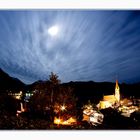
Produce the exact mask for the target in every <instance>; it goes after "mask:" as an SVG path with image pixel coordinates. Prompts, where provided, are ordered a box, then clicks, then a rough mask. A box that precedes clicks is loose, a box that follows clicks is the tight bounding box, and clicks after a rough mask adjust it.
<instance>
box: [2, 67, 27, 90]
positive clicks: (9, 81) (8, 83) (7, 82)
mask: <svg viewBox="0 0 140 140" xmlns="http://www.w3.org/2000/svg"><path fill="white" fill-rule="evenodd" d="M24 87H25V84H24V83H23V82H21V81H20V80H19V79H17V78H13V77H11V76H9V75H8V74H7V73H6V72H4V71H3V70H2V69H1V68H0V92H4V91H10V90H12V91H19V90H22V89H24Z"/></svg>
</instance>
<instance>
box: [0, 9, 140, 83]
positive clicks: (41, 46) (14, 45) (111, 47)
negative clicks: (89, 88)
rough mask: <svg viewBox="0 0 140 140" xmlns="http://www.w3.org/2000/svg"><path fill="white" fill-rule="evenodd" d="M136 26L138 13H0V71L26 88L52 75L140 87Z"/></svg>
mask: <svg viewBox="0 0 140 140" xmlns="http://www.w3.org/2000/svg"><path fill="white" fill-rule="evenodd" d="M139 22H140V12H139V11H95V10H91V11H90V10H89V11H85V10H79V11H77V10H67V11H65V10H46V11H45V10H43V11H31V10H30V11H27V10H26V11H0V29H1V32H0V67H1V68H3V69H4V70H5V71H6V72H8V73H9V74H11V75H13V76H15V77H17V78H19V79H21V80H23V81H24V82H26V83H30V82H34V81H36V80H39V79H42V80H43V79H47V78H48V75H49V74H50V72H51V71H53V72H55V73H57V74H58V75H59V77H60V79H61V80H62V82H68V81H75V80H85V81H88V80H94V81H115V78H116V75H118V78H119V81H121V82H133V81H134V82H136V81H140V79H139V78H140V74H139V70H140V63H139V61H140V56H139V54H140V47H139V46H140V42H139V40H140V24H139ZM53 25H58V26H59V28H60V29H59V34H58V35H57V36H55V37H52V36H50V35H49V34H48V33H47V31H48V29H49V28H50V27H51V26H53ZM138 77H139V78H138Z"/></svg>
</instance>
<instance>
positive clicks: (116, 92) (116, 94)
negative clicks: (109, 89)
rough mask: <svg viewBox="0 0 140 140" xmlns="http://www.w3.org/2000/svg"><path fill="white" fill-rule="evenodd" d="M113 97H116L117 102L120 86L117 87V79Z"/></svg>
mask: <svg viewBox="0 0 140 140" xmlns="http://www.w3.org/2000/svg"><path fill="white" fill-rule="evenodd" d="M115 97H116V100H117V102H119V101H120V88H119V84H118V80H116V86H115Z"/></svg>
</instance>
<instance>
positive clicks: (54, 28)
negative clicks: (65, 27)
mask: <svg viewBox="0 0 140 140" xmlns="http://www.w3.org/2000/svg"><path fill="white" fill-rule="evenodd" d="M48 33H49V34H50V35H51V36H56V35H57V34H58V26H52V27H50V28H49V29H48Z"/></svg>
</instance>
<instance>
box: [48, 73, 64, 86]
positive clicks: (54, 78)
mask: <svg viewBox="0 0 140 140" xmlns="http://www.w3.org/2000/svg"><path fill="white" fill-rule="evenodd" d="M49 81H50V82H51V84H52V85H53V86H55V85H58V84H60V83H61V81H60V80H59V79H58V76H57V75H56V74H54V73H53V72H51V75H49Z"/></svg>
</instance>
